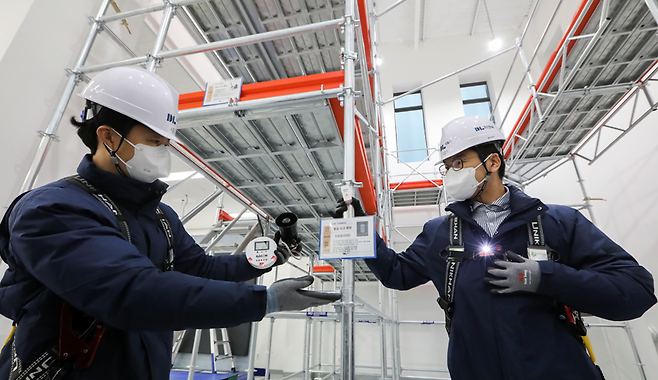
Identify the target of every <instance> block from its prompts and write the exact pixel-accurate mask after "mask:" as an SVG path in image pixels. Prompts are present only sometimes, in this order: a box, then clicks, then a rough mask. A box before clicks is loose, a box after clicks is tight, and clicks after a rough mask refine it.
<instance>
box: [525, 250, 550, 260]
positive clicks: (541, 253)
mask: <svg viewBox="0 0 658 380" xmlns="http://www.w3.org/2000/svg"><path fill="white" fill-rule="evenodd" d="M528 258H529V259H532V260H535V261H546V260H548V251H547V250H546V249H544V248H531V247H528Z"/></svg>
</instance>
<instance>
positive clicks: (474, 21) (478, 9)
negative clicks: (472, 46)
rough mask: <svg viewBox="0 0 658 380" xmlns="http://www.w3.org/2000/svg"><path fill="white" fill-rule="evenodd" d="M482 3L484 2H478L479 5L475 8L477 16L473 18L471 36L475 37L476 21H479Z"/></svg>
mask: <svg viewBox="0 0 658 380" xmlns="http://www.w3.org/2000/svg"><path fill="white" fill-rule="evenodd" d="M481 2H482V0H478V5H477V7H476V8H475V16H473V27H472V28H471V36H472V35H473V33H475V25H476V21H477V19H478V13H479V12H480V3H481Z"/></svg>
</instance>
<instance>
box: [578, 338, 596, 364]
mask: <svg viewBox="0 0 658 380" xmlns="http://www.w3.org/2000/svg"><path fill="white" fill-rule="evenodd" d="M581 338H583V343H585V347H586V348H587V353H588V354H589V357H590V358H591V359H592V363H594V364H596V356H594V349H593V348H592V343H591V342H590V341H589V337H588V336H587V335H585V336H583V337H581Z"/></svg>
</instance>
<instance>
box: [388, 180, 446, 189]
mask: <svg viewBox="0 0 658 380" xmlns="http://www.w3.org/2000/svg"><path fill="white" fill-rule="evenodd" d="M389 186H390V187H391V189H396V191H397V190H420V189H431V188H434V187H437V186H443V180H442V179H435V180H434V181H429V180H424V181H410V182H402V183H391V184H390V185H389Z"/></svg>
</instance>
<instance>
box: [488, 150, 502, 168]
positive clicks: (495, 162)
mask: <svg viewBox="0 0 658 380" xmlns="http://www.w3.org/2000/svg"><path fill="white" fill-rule="evenodd" d="M487 162H488V163H489V165H490V166H489V171H490V172H494V171H495V172H497V171H498V169H500V164H501V161H500V155H499V154H498V153H494V154H492V155H491V158H489V160H488V161H487Z"/></svg>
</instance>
